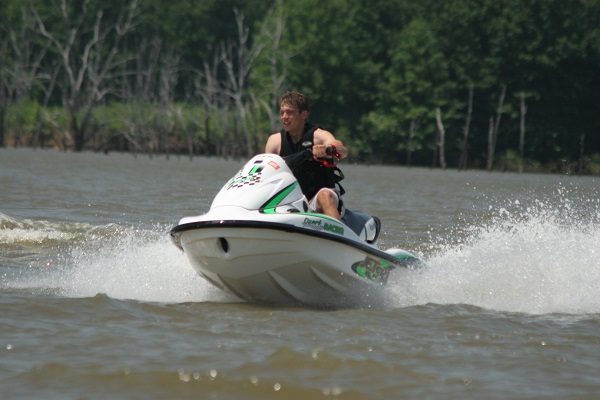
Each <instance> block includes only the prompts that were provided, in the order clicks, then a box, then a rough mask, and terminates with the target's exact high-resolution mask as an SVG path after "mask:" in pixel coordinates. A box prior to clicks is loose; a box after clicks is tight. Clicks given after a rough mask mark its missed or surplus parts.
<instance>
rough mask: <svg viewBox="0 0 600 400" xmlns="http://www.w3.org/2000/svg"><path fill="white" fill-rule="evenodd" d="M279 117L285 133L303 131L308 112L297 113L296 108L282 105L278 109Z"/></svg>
mask: <svg viewBox="0 0 600 400" xmlns="http://www.w3.org/2000/svg"><path fill="white" fill-rule="evenodd" d="M279 116H280V117H281V123H282V124H283V128H284V129H285V130H286V131H288V132H296V131H298V130H302V129H304V123H305V122H306V118H307V117H308V111H302V112H299V111H298V109H297V108H296V107H294V106H292V105H289V104H285V103H284V104H282V105H281V107H280V109H279Z"/></svg>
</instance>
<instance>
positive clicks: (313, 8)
mask: <svg viewBox="0 0 600 400" xmlns="http://www.w3.org/2000/svg"><path fill="white" fill-rule="evenodd" d="M53 4H54V2H46V1H42V0H29V2H28V4H27V5H25V4H23V3H22V2H20V1H17V0H5V1H3V2H1V3H0V23H1V27H2V28H1V30H2V32H1V36H0V42H1V43H0V45H1V46H3V47H0V51H1V53H0V55H1V56H2V64H1V65H0V68H1V70H0V78H1V80H0V90H2V93H3V94H4V97H3V102H4V103H3V104H9V105H10V104H13V103H14V104H13V107H12V108H10V109H9V108H8V107H7V106H4V105H3V106H2V109H1V112H3V113H5V115H7V116H8V118H7V119H6V120H5V121H6V122H5V123H6V124H8V125H9V126H8V128H9V129H8V132H16V131H17V130H16V129H15V127H16V126H19V129H18V131H19V132H22V134H24V135H27V134H28V132H29V135H30V136H33V135H37V134H38V133H34V132H35V131H36V130H37V131H38V132H39V126H40V125H39V122H40V121H42V122H43V124H42V125H43V126H44V127H45V128H44V129H50V128H49V127H51V128H52V130H53V132H54V134H55V135H56V136H57V137H56V139H55V142H57V143H59V142H60V143H69V141H70V140H71V139H70V138H69V137H68V136H69V134H67V133H65V132H68V131H69V128H68V126H69V121H68V119H67V118H66V117H64V119H63V118H62V117H61V118H58V117H56V118H54V119H46V120H43V118H42V119H40V118H39V117H33V116H32V115H38V116H43V115H56V116H58V115H64V114H63V113H62V111H61V112H58V110H60V109H61V107H63V106H65V105H66V104H68V103H67V101H66V99H68V98H69V93H68V92H67V91H66V90H65V89H64V87H61V85H60V83H62V82H65V79H66V78H65V77H66V75H65V74H66V71H65V69H64V68H61V69H60V70H58V71H57V72H58V75H57V76H58V78H57V80H56V82H55V83H57V85H56V86H55V87H51V86H50V82H51V79H50V77H51V76H52V73H53V71H54V70H53V69H52V68H53V66H56V65H57V63H58V64H59V60H60V59H59V54H58V52H57V50H56V49H55V48H50V49H49V50H48V53H47V55H46V57H44V58H43V59H42V61H41V63H40V68H39V70H37V71H27V74H22V75H19V74H17V73H16V72H15V71H18V70H19V68H20V70H23V71H25V70H26V68H24V67H22V66H21V67H20V63H22V64H23V65H25V64H26V65H32V63H31V61H32V60H33V59H34V57H29V58H24V57H23V55H22V54H18V52H17V51H16V50H15V49H14V46H13V43H12V42H10V41H9V40H8V39H9V37H10V36H9V35H8V33H9V32H19V33H22V35H17V36H18V38H17V42H18V41H19V40H25V38H28V37H29V38H35V40H33V41H31V43H33V44H32V47H31V48H28V46H26V44H25V42H21V44H22V45H23V47H24V49H25V48H27V50H28V51H29V54H33V55H35V54H43V49H44V46H45V39H43V38H42V37H41V36H40V35H39V26H36V24H32V19H31V15H29V18H24V15H27V12H24V11H27V10H32V9H35V10H36V11H37V13H38V15H39V17H40V19H41V20H42V21H43V22H44V24H45V25H46V28H47V29H48V31H50V32H52V34H53V35H55V36H56V37H57V38H59V39H61V38H62V39H64V38H65V37H66V36H65V35H67V34H68V33H69V31H68V30H67V29H65V27H66V25H65V24H64V21H63V20H62V18H61V17H60V15H57V12H56V8H55V7H54V5H53ZM66 4H67V6H68V7H69V9H70V10H71V15H73V16H74V17H76V16H77V15H83V13H82V11H83V8H82V7H83V6H84V4H85V5H86V7H87V8H88V11H89V10H92V11H93V12H88V13H87V14H86V19H85V21H84V23H83V26H84V27H86V28H87V29H84V32H83V33H82V34H81V36H80V37H78V38H77V43H76V45H75V46H74V48H73V52H72V54H71V56H72V57H73V60H74V62H76V61H77V60H81V54H82V52H83V51H85V48H86V43H88V42H89V40H90V38H91V37H92V36H91V35H92V31H91V30H90V29H89V28H90V27H91V26H93V21H94V19H95V18H96V12H97V11H98V10H103V11H104V13H105V14H104V18H106V20H107V21H113V20H114V19H115V18H116V16H117V15H118V12H119V10H121V9H122V7H124V6H125V5H126V4H128V2H122V1H119V0H108V1H99V0H90V1H89V2H83V1H66ZM138 6H139V7H138V9H137V11H136V15H135V30H133V31H132V32H131V34H128V36H127V37H126V39H125V40H124V43H123V45H122V46H120V47H119V53H118V56H119V57H120V58H119V60H120V61H122V62H123V64H122V65H120V68H119V69H115V70H113V71H111V74H109V75H110V76H109V78H108V82H107V85H106V86H105V88H106V90H107V95H106V98H105V99H103V101H102V102H101V103H100V104H94V105H93V106H94V108H95V109H94V112H93V123H92V125H93V131H94V132H93V133H92V134H91V136H90V143H89V144H88V145H89V147H94V146H96V147H101V146H107V147H111V146H117V147H120V148H121V147H122V148H129V149H132V146H139V147H140V148H139V149H138V151H146V150H144V149H151V148H152V149H153V150H152V151H182V152H183V151H186V152H188V151H195V152H198V153H203V154H209V153H211V154H215V153H219V152H227V151H229V150H231V152H238V150H236V149H238V148H239V147H240V145H239V141H240V140H246V139H245V138H246V135H245V133H244V132H242V129H241V127H242V126H246V125H247V126H248V127H249V129H251V130H252V132H251V134H249V135H248V137H249V138H250V139H251V140H252V141H253V142H255V146H254V147H255V149H260V148H261V147H262V142H263V141H264V139H265V138H266V135H267V134H268V133H270V132H271V131H272V129H273V127H272V126H271V124H272V123H273V121H272V120H271V121H269V116H271V118H272V117H273V115H276V111H277V110H275V108H276V105H274V103H273V101H274V99H276V98H277V97H279V96H280V95H281V94H282V92H283V91H285V90H297V91H302V92H304V93H306V94H307V95H308V96H309V97H310V98H311V100H312V103H313V108H312V111H311V119H312V120H313V122H315V123H318V124H320V125H322V126H323V127H325V128H327V129H329V130H332V131H333V132H334V133H335V134H336V135H338V136H339V137H340V138H342V139H343V140H344V142H345V143H346V144H347V145H348V146H349V147H350V149H351V152H352V153H353V154H354V156H355V157H356V158H357V159H359V160H363V161H373V162H378V161H383V162H392V163H405V162H407V159H408V157H409V153H411V154H412V155H411V157H412V162H413V163H415V164H421V165H429V164H430V162H431V159H432V156H433V152H434V151H438V150H439V148H438V141H437V140H438V139H437V135H438V128H437V125H436V120H435V110H436V108H439V109H440V111H441V116H442V118H443V123H444V126H445V128H446V135H447V136H446V149H445V151H446V153H447V160H448V165H449V166H451V167H452V166H455V165H457V163H458V158H459V156H460V152H461V149H462V145H463V143H462V135H463V127H464V126H465V121H466V118H467V112H468V110H467V101H468V93H469V88H471V87H472V88H473V94H474V95H473V110H472V115H471V116H470V118H471V119H470V125H469V138H468V143H467V148H468V149H469V153H468V154H469V160H468V165H470V166H483V165H485V164H486V153H487V145H488V143H487V140H488V139H487V133H488V126H489V120H490V117H496V111H497V110H496V108H497V106H498V97H499V94H500V88H501V87H502V86H503V85H506V88H507V92H506V97H505V101H504V105H503V109H502V115H501V123H500V126H499V131H498V140H497V148H496V150H495V152H496V154H498V155H500V156H499V157H498V158H497V163H496V167H497V168H501V169H508V170H514V168H515V163H516V162H517V161H518V160H517V159H516V158H515V155H516V152H517V150H516V149H517V147H518V142H519V129H520V126H519V121H520V117H521V115H520V99H521V96H520V94H521V93H524V94H525V99H526V106H527V113H526V115H525V121H526V135H525V158H526V160H525V163H526V170H543V169H544V168H543V167H542V166H541V165H542V164H546V165H549V166H552V167H550V168H551V169H553V170H555V171H560V170H566V169H569V170H571V169H572V167H571V166H570V167H569V168H566V167H561V166H560V161H557V160H563V159H564V160H578V159H579V153H580V151H581V150H580V143H579V138H580V136H581V135H582V134H585V138H586V139H585V147H584V153H585V154H593V156H589V157H588V159H589V161H588V162H586V164H585V167H584V168H583V172H584V173H596V172H594V171H596V169H595V167H594V165H596V164H597V161H596V159H595V158H594V157H596V155H597V154H600V119H598V117H597V115H596V114H597V110H599V109H600V92H599V91H598V88H599V87H600V2H599V1H597V0H572V1H564V0H529V1H522V0H507V1H497V0H453V1H439V0H421V1H418V2H415V1H413V0H389V1H383V2H372V1H368V0H331V1H326V2H322V1H318V0H303V1H292V0H247V1H244V0H205V1H201V2H193V1H190V0H175V1H172V2H170V3H169V6H168V7H165V5H164V4H163V3H160V2H158V1H157V0H143V1H140V2H139V4H138ZM280 6H281V8H282V9H281V10H280V9H279V8H278V7H280ZM234 9H235V10H237V11H238V15H243V16H244V20H243V23H244V26H243V27H244V28H245V29H248V35H249V36H248V41H247V42H246V46H247V48H245V49H240V48H239V37H238V26H237V25H236V18H235V15H236V14H235V13H234ZM272 10H275V11H274V12H270V11H272ZM278 11H282V14H279V13H278ZM281 18H282V19H281ZM74 21H75V20H73V21H71V22H72V23H73V22H74ZM279 23H282V24H283V26H284V30H283V32H282V34H281V36H280V37H275V36H274V33H275V28H276V26H277V24H279ZM265 28H266V30H265ZM111 32H112V33H111V34H114V32H115V31H111ZM111 37H112V36H111ZM276 40H277V42H276ZM27 43H29V42H27ZM110 43H111V42H110V40H109V41H108V44H110ZM148 43H154V44H155V45H156V47H155V49H158V51H157V52H156V54H153V53H152V47H151V46H149V45H148ZM225 48H226V49H228V50H229V51H230V53H231V55H235V54H239V52H240V51H241V50H246V51H248V52H250V51H251V50H253V49H262V52H260V53H259V54H256V59H255V60H254V63H253V64H252V65H251V70H250V72H249V78H248V80H247V81H246V82H245V83H244V85H245V86H246V87H244V88H242V89H243V91H240V93H242V92H243V96H244V98H243V99H242V103H241V104H243V106H242V108H243V110H244V113H241V112H240V111H241V110H237V109H235V108H234V101H233V100H232V96H231V95H232V92H233V91H235V88H234V86H235V85H234V83H233V82H232V81H230V80H228V79H226V78H227V75H226V69H225V64H224V61H223V53H219V52H218V50H220V49H225ZM19 57H21V59H20V58H19ZM219 57H221V58H220V59H219ZM22 59H27V60H28V61H27V62H23V61H22ZM152 60H155V61H154V62H155V64H152V62H153V61H152ZM273 60H276V62H277V64H276V65H275V64H273V63H272V62H273ZM228 61H231V68H232V71H234V75H236V76H239V71H240V69H239V68H240V67H241V66H240V65H239V59H236V58H235V57H233V58H232V59H230V60H228ZM213 63H215V69H214V71H213V73H214V74H213V75H212V76H208V72H207V71H206V70H205V69H204V66H205V64H206V65H209V66H213ZM274 65H275V70H274V69H273V67H274ZM151 67H152V68H151ZM274 71H275V72H274ZM26 76H30V77H31V79H32V81H31V82H29V83H27V82H21V81H19V80H25V77H26ZM211 79H212V81H211ZM171 80H172V84H171V85H170V86H169V85H167V83H169V82H171ZM26 83H27V84H26ZM209 83H212V84H213V85H214V87H211V88H209ZM86 84H89V81H85V80H84V82H83V85H84V86H83V87H85V85H86ZM17 88H18V90H17ZM213 89H214V90H213ZM211 90H213V91H211ZM47 94H49V95H50V96H49V104H50V107H51V110H52V111H53V112H52V113H50V112H46V113H44V110H43V107H44V106H43V103H44V99H45V98H46V95H47ZM23 96H24V98H28V99H32V100H31V102H30V105H29V106H26V105H25V104H26V103H23V102H22V100H23ZM34 100H35V101H34ZM34 104H37V106H36V107H42V109H40V110H33V111H32V112H31V113H24V114H23V115H21V114H20V111H19V112H18V113H17V112H16V111H15V110H17V109H21V108H23V109H25V108H32V107H34ZM237 104H238V105H237V106H238V107H239V104H240V103H237ZM15 107H16V108H15ZM7 110H10V112H8V113H7ZM241 115H245V116H246V120H241V119H240V118H242V117H241ZM17 118H20V119H17ZM31 118H33V119H31ZM36 118H37V120H36ZM83 118H84V115H82V114H81V113H80V112H78V113H77V119H78V121H80V120H81V119H83ZM36 121H37V122H36ZM242 122H243V123H242ZM131 135H134V136H131ZM118 138H120V139H118ZM163 141H164V142H165V143H163V144H160V145H158V144H156V145H155V144H152V143H158V142H163ZM47 143H48V142H47ZM156 149H158V150H156ZM161 149H162V150H161ZM174 149H177V150H174ZM190 149H191V150H190ZM219 149H220V150H219ZM147 151H150V150H147ZM572 162H573V161H569V163H572ZM557 165H559V166H557ZM565 168H566V169H565Z"/></svg>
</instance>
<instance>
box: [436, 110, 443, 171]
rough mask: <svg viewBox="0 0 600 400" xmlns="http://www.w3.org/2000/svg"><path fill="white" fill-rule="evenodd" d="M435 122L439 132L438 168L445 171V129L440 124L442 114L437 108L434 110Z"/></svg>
mask: <svg viewBox="0 0 600 400" xmlns="http://www.w3.org/2000/svg"><path fill="white" fill-rule="evenodd" d="M435 120H436V122H437V126H438V131H439V141H438V147H439V149H440V167H442V169H446V129H445V128H444V124H443V123H442V112H441V110H440V108H439V107H437V108H436V109H435Z"/></svg>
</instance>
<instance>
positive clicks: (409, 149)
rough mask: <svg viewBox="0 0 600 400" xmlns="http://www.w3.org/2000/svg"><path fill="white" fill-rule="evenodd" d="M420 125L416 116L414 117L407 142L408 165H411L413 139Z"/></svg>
mask: <svg viewBox="0 0 600 400" xmlns="http://www.w3.org/2000/svg"><path fill="white" fill-rule="evenodd" d="M418 127H419V122H418V121H417V119H416V118H413V119H412V120H411V121H410V128H409V129H408V139H407V143H406V165H407V166H409V167H410V164H411V162H412V141H413V138H414V137H415V132H416V131H417V128H418Z"/></svg>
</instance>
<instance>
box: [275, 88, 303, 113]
mask: <svg viewBox="0 0 600 400" xmlns="http://www.w3.org/2000/svg"><path fill="white" fill-rule="evenodd" d="M283 105H286V106H290V107H292V108H294V109H296V110H298V112H300V113H302V112H303V111H306V112H310V102H309V101H308V97H306V96H305V95H303V94H302V93H298V92H287V93H285V94H284V95H283V96H281V99H280V100H279V106H280V107H281V106H283Z"/></svg>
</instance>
